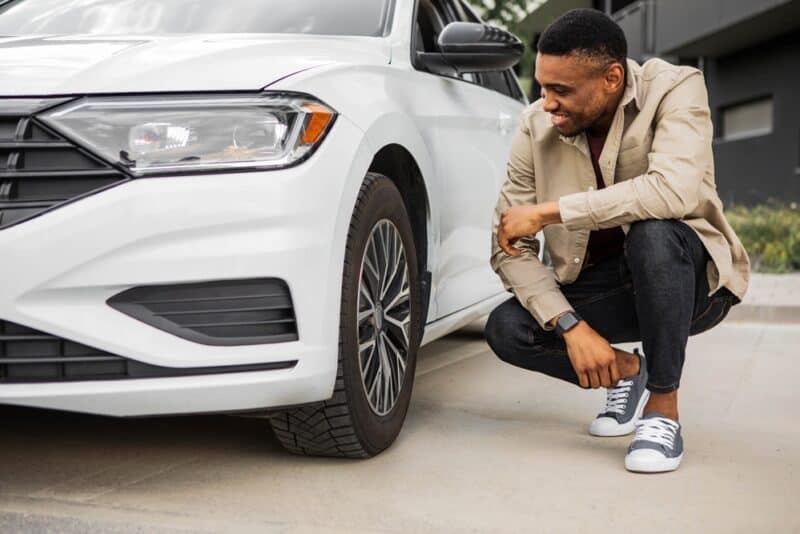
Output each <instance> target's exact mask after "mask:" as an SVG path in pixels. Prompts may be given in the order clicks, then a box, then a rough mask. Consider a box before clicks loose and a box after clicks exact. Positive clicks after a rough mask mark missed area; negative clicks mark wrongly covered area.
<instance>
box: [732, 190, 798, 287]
mask: <svg viewBox="0 0 800 534" xmlns="http://www.w3.org/2000/svg"><path fill="white" fill-rule="evenodd" d="M725 215H726V216H727V217H728V220H729V221H730V223H731V226H733V229H734V230H735V231H736V234H737V235H738V236H739V239H741V240H742V244H743V245H744V248H745V249H746V250H747V253H748V254H749V255H750V261H751V262H752V264H753V270H754V271H761V272H769V273H785V272H789V271H797V270H800V211H798V206H797V204H795V203H792V204H791V205H789V206H772V205H760V206H755V207H752V208H746V207H744V206H736V207H733V208H731V209H729V210H727V211H726V212H725Z"/></svg>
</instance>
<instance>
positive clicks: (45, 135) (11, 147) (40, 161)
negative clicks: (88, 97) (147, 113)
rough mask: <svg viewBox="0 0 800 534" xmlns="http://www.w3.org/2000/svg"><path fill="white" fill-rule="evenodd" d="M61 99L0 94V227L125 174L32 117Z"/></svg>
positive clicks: (92, 189)
mask: <svg viewBox="0 0 800 534" xmlns="http://www.w3.org/2000/svg"><path fill="white" fill-rule="evenodd" d="M61 101H63V100H25V99H0V229H2V228H6V227H8V226H11V225H13V224H16V223H19V222H22V221H24V220H27V219H30V218H31V217H35V216H37V215H39V214H41V213H43V212H45V211H47V210H50V209H53V208H55V207H57V206H59V205H62V204H65V203H67V202H71V201H73V200H76V199H78V198H81V197H84V196H86V195H89V194H92V193H95V192H97V191H100V190H102V189H105V188H107V187H110V186H112V185H115V184H117V183H120V182H122V181H125V180H126V179H127V177H126V175H124V174H123V173H121V172H120V171H118V170H116V169H114V168H113V167H111V166H109V165H108V164H106V163H104V162H103V161H101V160H100V159H98V158H96V157H94V156H93V155H91V154H90V153H88V152H86V151H85V150H84V149H82V148H80V147H78V146H76V145H75V144H73V143H71V142H70V141H68V140H67V139H65V138H64V137H62V136H61V135H59V134H57V133H56V132H54V131H53V130H51V129H49V128H48V127H47V126H45V125H44V124H42V123H40V122H39V121H37V119H36V117H35V115H36V113H37V112H38V111H41V110H43V109H46V108H49V107H52V106H53V105H56V104H58V103H60V102H61Z"/></svg>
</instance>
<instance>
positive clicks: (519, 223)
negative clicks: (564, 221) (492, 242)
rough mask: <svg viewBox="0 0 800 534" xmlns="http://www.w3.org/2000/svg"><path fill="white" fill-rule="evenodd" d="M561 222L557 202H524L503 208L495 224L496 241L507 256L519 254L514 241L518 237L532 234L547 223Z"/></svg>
mask: <svg viewBox="0 0 800 534" xmlns="http://www.w3.org/2000/svg"><path fill="white" fill-rule="evenodd" d="M559 222H561V212H560V211H559V208H558V202H545V203H544V204H525V205H522V206H514V207H511V208H508V209H507V210H505V211H504V212H503V213H502V215H501V216H500V224H498V225H497V242H498V244H499V245H500V248H502V249H503V251H504V252H505V253H506V254H508V255H509V256H519V255H520V254H521V252H520V250H519V249H518V248H516V247H515V246H514V243H516V242H517V240H518V239H519V238H520V237H525V236H528V235H533V234H535V233H537V232H538V231H539V230H541V229H542V228H544V227H545V226H547V225H548V224H555V223H559Z"/></svg>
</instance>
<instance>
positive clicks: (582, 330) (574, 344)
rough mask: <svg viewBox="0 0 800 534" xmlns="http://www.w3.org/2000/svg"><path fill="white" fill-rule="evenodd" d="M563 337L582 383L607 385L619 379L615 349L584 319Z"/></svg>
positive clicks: (584, 386)
mask: <svg viewBox="0 0 800 534" xmlns="http://www.w3.org/2000/svg"><path fill="white" fill-rule="evenodd" d="M564 341H566V342H567V353H568V354H569V360H570V362H572V367H573V368H574V369H575V372H576V373H577V375H578V382H579V383H580V385H581V387H583V388H588V387H592V388H599V387H601V386H602V387H604V388H610V387H613V386H614V385H615V384H616V383H617V382H618V381H619V370H618V369H617V355H616V353H615V352H614V349H613V348H612V347H611V345H610V344H609V342H608V341H606V339H605V338H604V337H603V336H601V335H600V334H598V333H597V332H595V331H594V329H593V328H592V327H591V326H589V324H588V323H587V322H586V321H581V322H579V323H578V324H577V325H576V326H575V328H573V329H571V330H570V331H568V332H565V333H564Z"/></svg>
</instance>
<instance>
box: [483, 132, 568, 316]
mask: <svg viewBox="0 0 800 534" xmlns="http://www.w3.org/2000/svg"><path fill="white" fill-rule="evenodd" d="M530 135H531V134H530V130H529V129H528V127H527V126H526V124H525V121H524V118H523V120H522V121H521V123H520V128H519V130H518V131H517V133H516V135H515V136H514V141H513V143H512V148H511V154H510V156H509V160H508V166H507V172H506V181H505V183H504V184H503V187H502V189H501V190H500V195H499V197H498V199H497V206H496V208H495V212H494V218H493V222H492V256H491V264H492V269H494V271H495V272H496V273H497V274H498V275H499V276H500V280H502V282H503V285H504V286H505V288H506V289H507V290H510V291H511V292H512V293H513V294H514V295H515V296H516V298H517V299H518V300H519V302H520V303H521V304H522V305H523V306H524V307H525V308H526V309H527V310H528V311H529V312H530V313H531V315H533V317H534V318H535V319H536V322H538V323H539V324H540V325H541V326H542V327H543V328H545V329H548V330H549V329H550V326H548V324H547V323H548V322H549V321H550V320H551V319H553V318H554V317H557V316H558V315H561V314H562V313H564V312H567V311H571V310H572V307H571V306H570V304H569V302H568V301H567V299H566V298H565V297H564V295H563V293H562V292H561V290H560V289H559V287H558V284H557V283H556V280H555V277H554V276H553V272H552V271H551V270H550V269H548V268H547V267H546V266H545V265H543V264H542V262H541V261H540V260H539V241H538V240H537V239H536V237H535V236H526V237H523V238H521V239H519V240H518V241H517V242H516V244H515V246H516V247H517V248H518V249H520V250H521V252H522V254H521V255H520V256H509V255H508V254H506V253H505V252H504V251H503V249H501V248H500V245H499V243H498V241H497V226H498V224H499V222H500V216H501V215H502V213H503V212H504V211H505V210H506V209H508V208H510V207H512V206H519V205H522V204H535V203H536V184H535V181H534V166H533V151H532V144H531V138H530Z"/></svg>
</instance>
